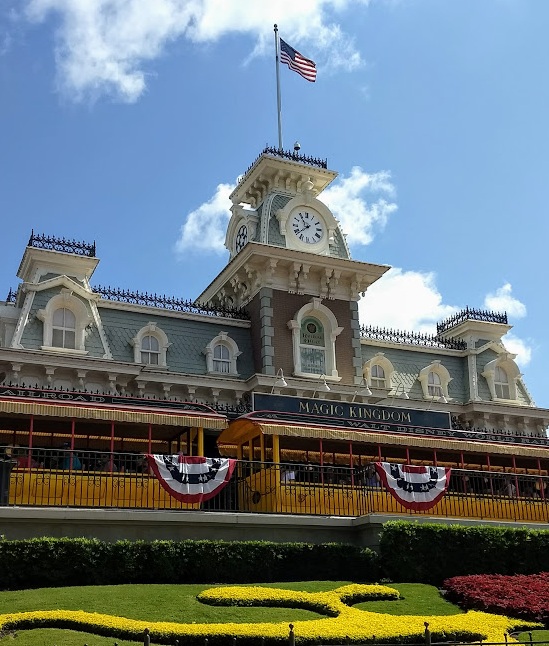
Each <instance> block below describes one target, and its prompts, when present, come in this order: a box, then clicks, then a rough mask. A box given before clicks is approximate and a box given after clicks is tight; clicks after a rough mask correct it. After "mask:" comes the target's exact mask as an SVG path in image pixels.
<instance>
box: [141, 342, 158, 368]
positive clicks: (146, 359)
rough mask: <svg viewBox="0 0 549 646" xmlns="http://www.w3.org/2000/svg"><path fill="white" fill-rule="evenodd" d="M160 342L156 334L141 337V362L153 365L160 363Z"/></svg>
mask: <svg viewBox="0 0 549 646" xmlns="http://www.w3.org/2000/svg"><path fill="white" fill-rule="evenodd" d="M159 357H160V343H159V342H158V339H157V338H156V337H155V336H151V335H147V336H144V337H143V338H142V339H141V363H148V364H149V365H151V366H157V365H158V364H159Z"/></svg>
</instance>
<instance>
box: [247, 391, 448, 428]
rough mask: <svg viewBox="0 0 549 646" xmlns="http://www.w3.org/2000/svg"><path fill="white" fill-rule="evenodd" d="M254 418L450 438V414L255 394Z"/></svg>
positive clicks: (253, 404)
mask: <svg viewBox="0 0 549 646" xmlns="http://www.w3.org/2000/svg"><path fill="white" fill-rule="evenodd" d="M252 406H253V410H254V413H253V417H254V419H258V418H259V417H261V418H262V419H265V420H266V421H267V420H270V421H273V422H274V421H279V422H280V423H285V424H287V423H294V424H319V425H323V426H331V427H341V428H346V429H354V430H358V431H360V430H364V431H366V430H370V431H371V430H380V431H393V432H396V433H416V434H425V435H437V434H439V432H440V435H448V431H450V429H451V428H452V425H451V420H450V413H445V412H442V411H430V410H414V409H411V408H397V407H396V406H376V405H372V404H355V403H354V402H344V401H335V400H328V399H303V398H301V397H289V396H285V395H265V394H261V393H254V394H253V403H252Z"/></svg>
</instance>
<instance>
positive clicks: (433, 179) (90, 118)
mask: <svg viewBox="0 0 549 646" xmlns="http://www.w3.org/2000/svg"><path fill="white" fill-rule="evenodd" d="M268 5H269V6H268ZM270 5H272V6H270ZM275 22H276V23H278V25H279V29H280V34H281V36H282V37H283V38H284V39H285V40H286V41H287V42H289V43H290V44H291V45H292V46H294V47H295V48H296V49H298V50H299V51H300V52H301V53H302V54H304V55H305V56H307V57H309V58H312V59H314V60H315V61H316V63H317V66H318V77H317V82H316V83H308V82H307V81H305V80H304V79H302V78H301V77H300V76H298V75H297V74H295V73H293V72H291V71H290V70H288V69H287V68H281V84H282V122H283V135H284V145H285V147H286V148H291V147H292V146H293V142H294V141H295V140H299V142H300V143H301V152H302V153H304V154H310V155H313V156H318V157H323V158H327V159H328V165H329V167H330V168H331V169H333V170H336V171H338V172H339V173H340V176H339V178H338V180H337V181H336V182H335V183H334V185H333V187H332V188H331V189H329V193H327V195H326V200H327V201H328V203H329V205H330V206H331V208H332V209H333V210H334V212H335V214H336V216H337V217H338V218H339V219H340V221H341V223H342V226H343V228H344V230H345V231H347V233H348V234H349V235H348V242H349V244H350V247H351V251H352V254H353V257H354V258H355V259H357V260H363V261H369V262H375V263H384V264H389V265H391V266H392V267H393V268H394V269H393V270H392V271H391V272H389V273H388V274H387V275H386V277H384V278H383V279H382V280H381V281H380V282H379V283H378V284H377V285H376V286H374V288H372V290H371V292H369V293H368V295H367V296H366V298H365V299H364V300H363V301H362V302H361V306H360V307H361V320H362V323H363V324H368V323H372V324H378V325H384V326H389V327H394V328H400V329H403V328H404V329H410V330H423V331H425V330H432V329H433V325H434V322H435V321H437V320H440V319H441V318H445V317H446V316H448V315H449V314H451V313H452V312H453V311H455V310H456V309H459V308H461V307H465V306H466V305H468V306H472V307H480V308H483V307H488V308H491V309H497V310H502V309H503V310H507V312H508V314H509V317H510V322H511V323H512V324H513V325H514V328H513V330H512V332H511V333H510V335H508V337H509V338H507V339H506V340H505V341H506V345H507V346H508V348H509V349H510V350H511V351H513V352H516V353H517V360H518V361H519V362H520V365H521V369H522V371H523V373H524V376H525V381H526V384H527V386H528V388H529V390H530V391H531V393H532V395H533V396H534V398H535V399H536V402H537V404H538V405H539V406H542V407H549V394H547V393H546V391H545V389H544V382H545V381H546V374H545V367H546V366H547V365H548V364H549V346H548V343H547V334H546V330H545V317H546V315H547V309H548V305H547V298H546V291H545V289H544V288H543V285H544V282H545V276H546V272H545V264H546V239H547V237H548V233H549V232H548V228H549V227H548V224H547V214H546V202H547V199H546V193H545V191H546V182H547V177H549V161H548V152H547V151H548V150H549V129H548V128H547V121H548V114H549V89H548V88H549V86H548V82H547V80H546V77H547V74H546V70H547V63H548V60H549V40H548V39H547V37H546V26H547V24H549V2H543V1H542V0H482V2H479V1H478V0H370V1H369V2H368V1H367V0H362V1H360V0H307V1H302V2H300V3H295V2H290V1H287V0H278V1H277V2H276V3H274V2H273V3H264V2H257V0H225V1H222V0H194V1H192V2H191V1H190V0H155V2H142V0H124V1H123V0H93V1H92V0H0V142H1V145H0V213H1V228H0V231H1V232H2V241H3V244H2V261H3V262H2V271H1V272H0V295H1V296H2V297H4V293H7V292H8V290H9V288H10V287H15V286H16V285H17V282H18V281H17V278H16V276H15V272H16V270H17V267H18V264H19V260H20V257H21V254H22V252H23V249H24V246H25V244H26V242H27V240H28V236H29V233H30V230H31V229H32V228H34V230H35V231H37V232H44V233H48V234H52V235H56V236H65V237H69V238H76V239H82V240H86V241H92V240H95V241H96V243H97V247H98V256H99V257H100V258H101V263H100V265H99V267H98V269H97V271H96V275H95V277H94V278H95V280H94V283H95V284H103V285H111V286H113V287H114V286H116V287H121V288H129V289H136V290H141V291H149V292H157V293H165V294H169V295H176V296H181V297H183V298H191V299H192V298H195V297H196V296H197V295H198V294H199V293H200V292H201V291H202V289H203V288H204V287H205V286H206V285H207V284H208V283H209V282H210V280H211V279H212V278H213V277H214V276H215V275H216V274H217V273H218V272H219V270H220V269H221V268H222V267H223V266H224V264H225V262H226V261H227V258H228V252H227V251H226V250H224V249H223V239H224V231H225V227H226V224H227V222H228V218H229V211H228V206H229V204H228V200H227V196H228V194H229V192H230V190H231V187H232V186H234V183H235V181H236V179H237V177H238V175H239V174H240V173H242V172H244V171H245V169H246V168H247V167H248V166H249V165H250V164H251V163H252V161H253V160H254V159H255V157H256V156H257V155H258V154H259V152H260V151H261V149H262V148H263V147H264V146H265V145H266V144H269V145H276V144H277V122H276V84H275V66H274V45H273V23H275ZM540 290H541V291H540Z"/></svg>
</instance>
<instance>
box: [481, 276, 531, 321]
mask: <svg viewBox="0 0 549 646" xmlns="http://www.w3.org/2000/svg"><path fill="white" fill-rule="evenodd" d="M512 289H513V288H512V286H511V283H505V284H504V285H503V286H502V287H500V288H499V289H496V291H495V292H494V293H490V294H487V295H486V298H485V299H484V307H486V308H487V309H490V310H495V311H497V312H507V314H508V315H509V316H512V317H515V318H523V317H525V316H526V306H525V305H524V303H521V302H520V301H519V300H518V299H517V298H515V297H514V296H513V295H512V294H511V292H512Z"/></svg>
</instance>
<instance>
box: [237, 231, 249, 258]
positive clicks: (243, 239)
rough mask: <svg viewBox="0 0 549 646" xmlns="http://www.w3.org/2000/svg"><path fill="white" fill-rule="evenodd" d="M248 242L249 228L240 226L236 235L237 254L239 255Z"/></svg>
mask: <svg viewBox="0 0 549 646" xmlns="http://www.w3.org/2000/svg"><path fill="white" fill-rule="evenodd" d="M247 242H248V227H247V226H246V225H245V224H243V225H241V226H240V228H239V229H238V232H237V234H236V241H235V249H236V253H238V252H239V251H240V250H241V249H242V247H244V245H245V244H246V243H247Z"/></svg>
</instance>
